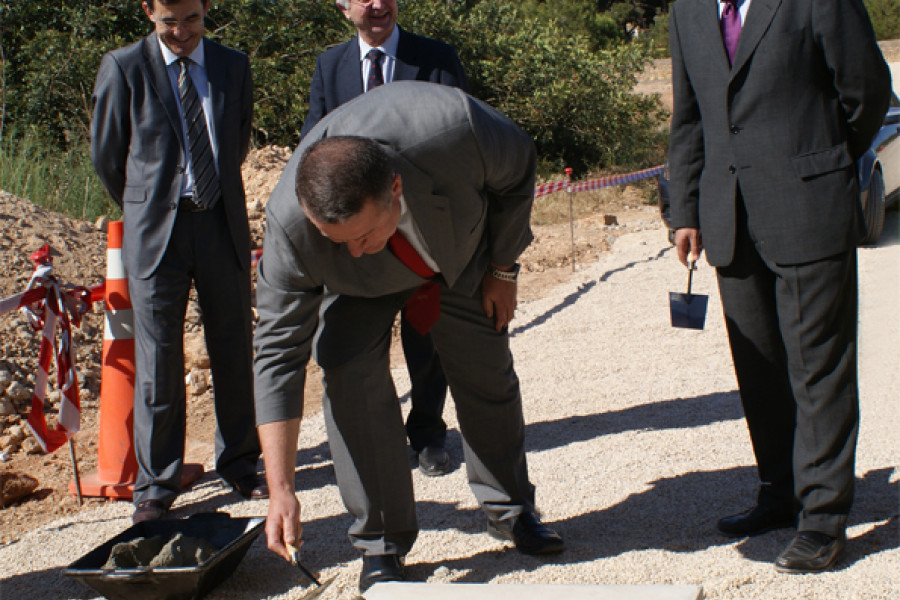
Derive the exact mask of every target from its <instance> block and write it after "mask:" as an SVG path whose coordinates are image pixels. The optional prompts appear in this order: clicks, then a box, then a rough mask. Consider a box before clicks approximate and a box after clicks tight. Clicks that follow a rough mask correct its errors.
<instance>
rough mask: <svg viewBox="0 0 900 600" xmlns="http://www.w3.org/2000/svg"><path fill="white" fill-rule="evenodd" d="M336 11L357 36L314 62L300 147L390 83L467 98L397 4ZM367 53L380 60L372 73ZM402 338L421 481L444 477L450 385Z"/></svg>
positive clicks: (351, 4)
mask: <svg viewBox="0 0 900 600" xmlns="http://www.w3.org/2000/svg"><path fill="white" fill-rule="evenodd" d="M336 4H337V6H338V8H339V9H340V10H341V11H342V12H343V13H344V16H345V17H346V18H347V20H349V21H350V22H351V23H353V25H354V26H355V27H356V30H357V32H358V35H357V36H356V37H354V38H353V39H352V40H350V41H348V42H345V43H343V44H340V45H339V46H335V47H333V48H330V49H328V50H326V51H325V52H323V53H322V54H321V55H320V56H319V58H318V59H317V60H316V70H315V73H314V74H313V79H312V83H311V84H310V92H309V112H308V113H307V116H306V120H305V121H304V122H303V129H302V131H301V139H302V137H303V136H304V135H306V133H307V132H308V131H309V130H310V129H312V128H313V126H314V125H315V124H316V123H318V122H319V120H320V119H321V118H322V117H324V116H325V115H326V114H328V113H329V112H331V111H332V110H334V109H335V108H337V107H338V106H340V105H341V104H343V103H344V102H347V101H348V100H352V99H353V98H356V97H357V96H359V95H360V94H362V93H364V92H367V91H369V90H370V89H372V88H374V87H377V86H379V85H382V84H384V83H390V82H391V81H402V80H417V81H430V82H433V83H442V84H444V85H452V86H454V87H458V88H460V89H462V90H463V91H465V92H468V86H467V85H466V76H465V73H464V72H463V68H462V64H461V63H460V62H459V57H458V56H457V54H456V50H454V48H453V47H452V46H450V45H448V44H445V43H443V42H439V41H437V40H432V39H429V38H425V37H421V36H418V35H414V34H412V33H409V32H407V31H404V30H403V29H401V28H400V26H398V25H397V24H396V22H397V2H396V0H372V1H369V2H359V1H357V0H352V1H351V0H337V2H336ZM370 52H372V53H374V56H375V57H376V58H377V61H376V62H377V63H378V64H375V65H374V66H373V62H372V60H371V58H369V57H370V56H373V55H370V54H369V53H370ZM400 337H401V342H402V344H403V352H404V354H405V355H406V364H407V368H408V370H409V375H410V379H411V381H412V388H411V391H410V400H411V402H410V404H411V409H410V412H409V415H408V417H407V419H406V433H407V436H408V437H409V444H410V446H411V447H412V449H413V450H414V451H415V452H416V456H417V460H418V463H419V470H420V471H421V472H422V473H424V474H425V475H428V476H439V475H444V474H446V473H449V472H450V470H451V461H450V456H449V454H448V453H447V451H446V450H445V440H446V437H447V425H446V423H444V419H443V412H444V401H445V399H446V396H447V379H446V377H445V376H444V372H443V370H442V369H441V362H440V359H439V358H438V355H437V353H436V352H435V350H434V344H433V343H432V341H431V337H430V336H429V335H424V336H423V335H420V334H419V333H418V332H416V330H415V329H414V328H413V327H411V326H410V325H409V322H408V321H407V320H406V319H402V320H401V324H400Z"/></svg>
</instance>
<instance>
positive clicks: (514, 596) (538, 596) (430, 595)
mask: <svg viewBox="0 0 900 600" xmlns="http://www.w3.org/2000/svg"><path fill="white" fill-rule="evenodd" d="M460 598H465V599H466V600H702V599H703V589H702V588H700V587H699V586H694V585H530V584H510V585H504V584H487V583H377V584H375V585H373V586H372V587H371V588H369V590H368V591H367V592H366V594H365V599H366V600H459V599H460Z"/></svg>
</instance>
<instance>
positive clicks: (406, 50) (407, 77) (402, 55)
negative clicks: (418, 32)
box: [394, 25, 421, 81]
mask: <svg viewBox="0 0 900 600" xmlns="http://www.w3.org/2000/svg"><path fill="white" fill-rule="evenodd" d="M397 29H398V30H399V32H400V39H399V40H398V41H397V61H396V63H395V64H394V81H415V80H416V79H417V78H418V77H419V66H418V65H416V64H413V63H414V62H416V54H417V52H416V47H415V41H414V40H413V37H412V35H410V34H409V33H407V32H405V31H403V29H402V28H400V26H399V25H397ZM419 60H421V57H419Z"/></svg>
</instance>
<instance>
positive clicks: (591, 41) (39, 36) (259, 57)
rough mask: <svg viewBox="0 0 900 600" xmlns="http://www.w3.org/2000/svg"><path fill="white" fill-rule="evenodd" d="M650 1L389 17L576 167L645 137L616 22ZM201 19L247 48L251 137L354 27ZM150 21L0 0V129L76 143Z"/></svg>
mask: <svg viewBox="0 0 900 600" xmlns="http://www.w3.org/2000/svg"><path fill="white" fill-rule="evenodd" d="M660 2H663V3H664V2H665V0H657V2H656V4H659V3H660ZM653 5H654V3H653V2H628V3H621V2H619V3H615V4H614V3H612V2H593V1H587V0H559V1H558V2H540V1H538V0H523V1H522V2H517V3H510V2H505V1H502V0H406V1H405V2H403V3H401V6H400V22H401V25H403V26H404V27H406V28H407V29H409V30H410V31H414V32H416V33H420V34H423V35H428V36H431V37H435V38H438V39H442V40H444V41H447V42H449V43H451V44H453V45H454V46H455V47H456V48H457V50H458V51H459V54H460V57H461V59H462V61H463V64H464V67H465V68H466V72H467V75H468V77H469V81H470V85H471V88H472V91H473V93H474V95H475V96H477V97H479V98H482V99H484V100H486V101H487V102H489V103H491V104H492V105H494V106H496V107H497V108H498V109H500V110H501V111H503V112H504V113H506V114H508V115H509V116H510V117H511V118H512V119H514V120H515V121H517V122H518V123H519V124H520V125H521V126H522V127H523V128H524V129H525V130H526V131H528V133H529V134H531V135H532V136H533V137H534V139H535V141H536V143H537V145H538V149H539V153H540V155H541V158H542V160H543V162H544V164H545V165H547V166H549V167H552V168H560V167H564V166H572V167H574V168H576V169H577V170H579V171H582V170H588V169H595V168H598V167H604V166H609V165H622V166H637V165H639V164H641V163H644V162H645V161H646V159H647V156H648V152H649V151H650V150H651V149H652V148H653V147H654V145H655V144H656V143H657V141H658V140H657V138H658V136H659V130H660V127H659V125H660V123H661V119H662V113H661V109H660V108H659V105H658V103H656V101H655V100H652V99H647V98H644V97H640V96H636V95H634V94H631V93H630V90H631V88H632V86H633V84H634V76H635V73H636V72H637V71H638V70H640V68H641V66H642V65H643V64H644V62H645V61H646V59H647V58H648V57H649V45H648V44H646V43H645V42H643V41H641V40H640V38H638V40H637V41H635V40H634V39H632V37H631V35H629V32H630V30H629V27H632V26H633V25H634V24H635V23H639V22H643V21H641V19H645V18H646V14H647V11H648V10H649V11H650V14H651V17H650V18H652V14H653V13H654V12H655V10H656V9H655V7H653ZM648 7H650V8H648ZM651 9H652V10H651ZM207 28H208V35H209V37H211V38H212V39H216V40H218V41H221V42H222V43H224V44H226V45H228V46H232V47H234V48H237V49H239V50H242V51H244V52H246V53H247V54H248V55H249V56H250V60H251V66H252V70H253V77H254V84H255V99H256V103H255V120H254V136H255V139H256V141H257V143H275V144H282V145H290V146H292V145H294V144H296V142H297V138H298V134H299V131H300V127H301V125H302V123H303V119H304V117H305V116H306V111H307V101H308V97H307V96H308V91H309V82H310V79H311V77H312V73H313V69H314V67H315V59H316V57H317V56H318V54H319V53H320V52H322V51H323V50H324V49H325V48H327V47H328V46H329V45H332V44H336V43H339V42H343V41H345V40H347V39H348V38H349V37H350V36H351V35H352V33H353V30H352V28H351V26H350V24H349V23H348V22H347V21H346V20H345V19H344V18H343V16H342V15H341V13H340V12H339V11H338V10H337V9H336V8H335V6H334V3H333V1H332V0H213V1H212V5H211V8H210V13H209V16H208V20H207ZM150 31H151V25H150V23H149V22H148V21H147V19H146V16H145V15H144V14H143V11H141V9H140V4H139V2H138V0H46V1H44V2H30V1H23V0H0V57H2V58H0V60H2V61H3V63H2V67H3V68H2V69H0V77H2V79H0V90H2V93H0V102H2V106H0V135H2V132H3V129H2V123H3V122H4V121H5V122H7V123H10V124H14V125H15V126H16V127H15V128H16V129H17V130H18V131H24V130H26V129H29V128H37V129H38V130H39V131H40V132H41V134H42V135H43V136H45V138H46V139H47V140H48V143H53V144H55V145H57V146H58V147H59V148H61V149H63V150H64V149H65V148H67V147H72V145H73V144H74V143H75V142H83V140H84V139H85V138H86V137H87V134H88V131H89V123H90V113H91V106H90V96H91V91H92V88H93V84H94V77H95V74H96V71H97V68H98V66H99V64H100V59H101V57H102V55H103V54H104V53H105V52H107V51H109V50H112V49H114V48H117V47H121V46H124V45H127V44H129V43H132V42H135V41H137V40H139V39H141V38H142V37H144V36H146V35H147V34H148V33H149V32H150ZM4 111H5V117H4V116H3V115H4Z"/></svg>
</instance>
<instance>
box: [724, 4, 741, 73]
mask: <svg viewBox="0 0 900 600" xmlns="http://www.w3.org/2000/svg"><path fill="white" fill-rule="evenodd" d="M722 4H724V7H723V8H722V20H721V21H720V22H719V26H720V27H721V28H722V41H723V42H724V43H725V52H727V53H728V64H729V65H730V64H732V63H733V62H734V53H735V52H736V51H737V47H738V40H739V39H740V37H741V13H740V11H739V10H738V8H737V3H736V0H722Z"/></svg>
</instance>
